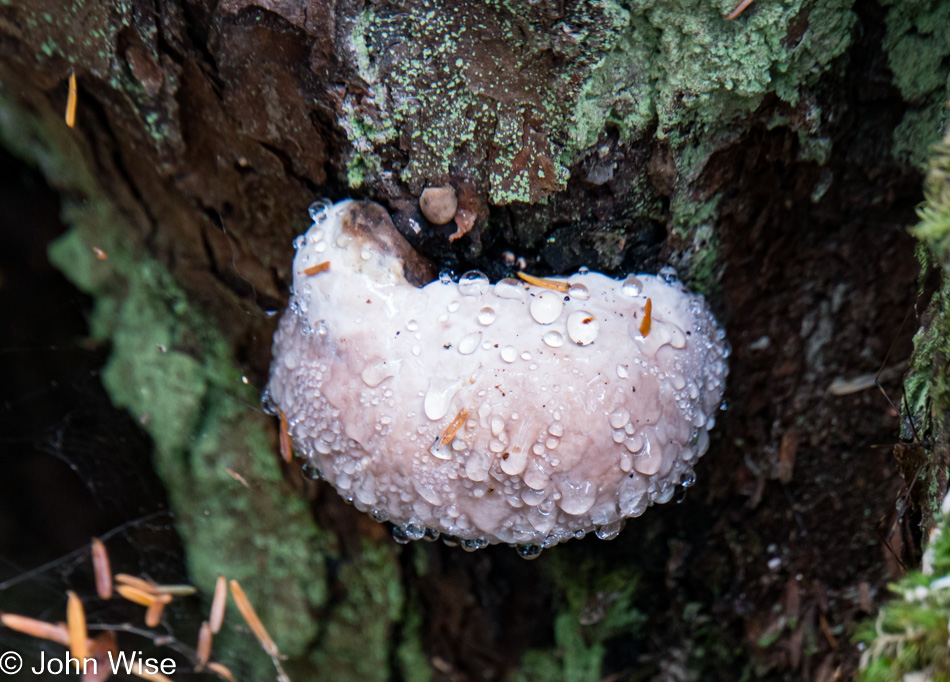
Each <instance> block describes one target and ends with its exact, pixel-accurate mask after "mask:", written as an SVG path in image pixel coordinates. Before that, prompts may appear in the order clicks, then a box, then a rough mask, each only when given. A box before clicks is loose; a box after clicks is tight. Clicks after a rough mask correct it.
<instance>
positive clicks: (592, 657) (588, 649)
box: [508, 550, 645, 682]
mask: <svg viewBox="0 0 950 682" xmlns="http://www.w3.org/2000/svg"><path fill="white" fill-rule="evenodd" d="M567 554H570V552H569V551H565V550H559V551H558V552H557V553H556V556H555V553H551V554H545V555H544V561H545V562H546V563H545V573H546V574H547V576H548V577H549V579H550V580H551V581H552V582H553V584H554V585H555V586H556V594H557V595H558V597H557V599H558V603H557V604H556V605H555V606H556V607H557V608H558V610H559V613H558V615H557V616H556V617H555V620H554V644H555V646H554V648H553V649H550V650H543V649H533V650H530V651H528V652H527V653H525V655H524V658H523V660H522V664H521V669H520V670H519V671H517V672H515V673H513V674H512V675H510V676H509V678H508V679H509V682H548V681H550V682H555V681H560V680H572V682H596V681H597V680H600V679H602V671H601V668H602V666H603V662H604V656H605V654H606V652H607V642H608V641H609V640H611V639H613V638H616V637H625V636H633V635H635V634H637V633H638V632H639V630H640V628H641V627H642V625H643V624H644V622H645V619H644V616H643V614H642V613H640V612H639V611H638V610H637V609H636V608H635V606H634V604H635V601H634V597H635V594H636V589H637V584H638V576H637V573H636V571H635V570H633V569H630V568H628V567H623V568H614V569H605V568H603V567H602V566H600V564H599V563H596V562H595V561H594V560H593V559H591V558H590V557H587V558H585V559H583V560H582V561H581V562H580V563H578V562H576V561H572V559H571V557H568V556H567ZM575 559H576V557H575Z"/></svg>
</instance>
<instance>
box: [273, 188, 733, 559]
mask: <svg viewBox="0 0 950 682" xmlns="http://www.w3.org/2000/svg"><path fill="white" fill-rule="evenodd" d="M311 214H312V216H313V218H314V223H313V226H312V227H311V228H310V230H309V231H308V232H307V233H306V234H305V235H303V236H301V237H299V238H298V239H297V241H296V243H295V246H296V247H297V255H296V257H295V258H294V284H293V292H294V293H293V297H292V298H291V304H290V308H289V310H288V311H287V312H286V313H285V314H284V316H283V317H282V319H281V321H280V327H279V329H278V331H277V334H276V335H275V337H274V362H273V365H272V367H271V376H270V382H269V384H268V388H267V394H266V396H265V400H266V402H267V404H268V405H269V406H271V407H272V408H273V409H276V410H279V411H280V412H281V413H282V414H283V415H284V417H285V418H286V420H287V424H288V428H289V432H290V436H291V438H292V440H293V443H294V445H295V447H296V449H297V454H298V455H300V456H302V457H305V458H308V459H309V462H308V463H307V465H306V466H307V468H309V470H310V471H314V472H319V473H320V474H321V475H322V476H323V477H325V478H326V479H327V480H328V481H329V482H330V483H331V484H332V485H333V486H334V487H335V488H336V489H337V491H338V492H339V493H340V494H341V495H342V496H343V497H345V498H346V499H347V500H348V501H351V502H352V503H353V504H354V505H355V506H356V507H357V508H358V509H360V510H362V511H367V512H370V513H372V514H373V516H374V517H375V518H376V519H377V520H380V521H386V520H388V521H391V522H392V523H393V524H394V525H395V530H394V533H395V535H396V537H397V539H400V540H403V541H408V540H410V539H420V538H422V537H424V536H427V535H428V536H429V537H432V536H434V535H437V534H440V533H441V534H443V537H444V538H445V539H446V540H447V541H450V542H461V543H462V544H463V546H465V547H466V548H468V549H476V548H479V547H483V546H485V545H487V544H490V543H508V544H513V545H518V546H519V548H520V550H521V552H522V553H523V554H525V555H529V556H530V555H532V554H536V553H537V552H539V551H540V549H541V548H542V547H548V546H551V545H554V544H557V543H558V542H561V541H564V540H568V539H570V538H576V537H582V536H583V535H584V534H586V533H588V532H591V531H596V533H597V535H598V536H599V537H603V538H610V537H614V536H615V535H616V534H617V533H618V532H619V530H620V527H621V524H622V522H623V520H624V519H626V518H629V517H634V516H639V515H640V514H642V513H643V512H644V510H645V509H646V508H647V507H648V506H649V505H650V504H652V503H660V502H666V501H668V500H669V499H670V498H671V497H672V496H673V494H674V492H675V490H676V488H677V486H678V485H680V484H689V483H691V482H692V479H693V470H692V467H693V464H694V463H695V461H696V459H697V458H699V457H700V456H701V455H702V454H703V453H704V452H706V449H707V448H708V446H709V430H710V429H711V428H712V427H713V424H714V422H715V415H716V412H717V411H718V410H719V406H720V403H721V402H722V394H723V388H724V381H725V378H726V374H727V364H726V357H727V355H728V347H727V344H726V342H725V335H724V333H723V331H722V329H720V328H719V326H718V325H717V324H716V322H715V320H714V319H713V316H712V314H711V313H710V311H709V308H708V307H707V306H706V304H705V302H704V301H703V298H702V297H701V296H697V295H695V294H691V293H690V292H688V291H687V290H686V289H685V288H684V287H683V286H682V285H681V284H680V283H679V282H678V281H677V280H676V279H675V276H674V275H670V274H668V273H666V274H665V275H661V276H653V275H637V276H635V277H634V276H631V277H628V278H627V279H625V280H623V281H617V280H614V279H610V278H608V277H605V276H603V275H600V274H596V273H592V272H591V273H586V272H585V273H582V274H576V275H573V276H571V277H568V278H556V279H550V280H539V279H537V278H530V277H527V278H526V280H528V281H527V282H522V281H520V280H516V279H505V280H502V281H500V282H498V283H496V284H494V285H492V284H490V283H489V281H488V278H487V277H486V276H485V275H483V274H482V273H480V272H469V273H466V274H464V275H462V277H461V278H460V279H459V281H458V282H457V283H456V282H453V281H451V280H449V279H448V278H440V279H436V281H434V282H433V281H431V280H432V279H433V275H432V273H431V271H430V270H429V267H428V265H427V263H426V262H425V261H424V260H423V259H422V258H421V257H419V256H418V255H417V254H416V253H415V252H414V251H413V250H412V248H411V247H410V246H409V245H408V243H406V242H405V240H404V239H403V238H402V237H401V236H400V235H399V233H398V232H396V230H395V228H394V227H393V226H392V223H391V221H390V220H389V216H388V215H387V214H386V212H385V210H384V209H383V208H382V207H380V206H379V205H377V204H373V203H369V202H354V201H344V202H340V203H338V204H336V205H333V206H330V205H329V204H321V205H315V207H314V208H313V209H312V210H311ZM423 284H424V285H425V286H422V285H423Z"/></svg>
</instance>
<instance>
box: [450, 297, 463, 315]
mask: <svg viewBox="0 0 950 682" xmlns="http://www.w3.org/2000/svg"><path fill="white" fill-rule="evenodd" d="M461 307H462V304H461V303H459V301H457V300H451V301H449V305H448V306H446V308H447V309H448V311H449V312H450V313H454V312H456V311H457V310H458V309H459V308H461Z"/></svg>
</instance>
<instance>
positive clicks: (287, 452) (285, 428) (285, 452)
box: [277, 410, 294, 464]
mask: <svg viewBox="0 0 950 682" xmlns="http://www.w3.org/2000/svg"><path fill="white" fill-rule="evenodd" d="M277 415H278V416H279V417H280V456H281V457H282V458H283V459H284V461H285V462H287V463H288V464H289V463H290V460H292V459H293V458H294V448H293V446H292V445H291V444H290V425H289V424H288V423H287V417H285V416H284V413H283V412H281V411H280V410H277Z"/></svg>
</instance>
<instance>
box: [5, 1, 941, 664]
mask: <svg viewBox="0 0 950 682" xmlns="http://www.w3.org/2000/svg"><path fill="white" fill-rule="evenodd" d="M732 10H733V6H732V4H731V2H728V1H727V0H670V1H669V2H660V1H653V0H633V1H632V2H627V3H614V2H589V3H577V4H574V3H563V2H553V1H548V0H541V1H540V2H522V1H517V0H516V1H512V2H490V3H484V4H483V3H473V2H451V1H448V2H444V3H432V2H414V1H410V2H405V3H390V2H387V1H381V2H374V3H354V2H349V1H346V2H333V1H327V2H304V1H303V0H301V1H300V2H297V1H296V0H283V1H280V2H271V1H266V0H265V1H261V2H256V3H255V2H249V1H245V0H225V1H224V2H220V3H189V2H181V1H180V0H173V1H171V2H148V1H139V0H135V1H134V2H131V3H121V2H111V3H110V2H108V1H107V0H75V1H74V2H71V3H68V4H66V5H63V4H62V3H60V2H52V1H48V0H31V1H30V2H27V3H22V2H20V3H17V2H14V3H12V4H11V3H5V4H4V5H2V6H0V41H2V42H0V136H2V140H3V143H4V145H5V146H6V147H7V148H8V149H9V150H10V151H11V152H13V153H14V154H15V155H17V156H18V157H20V158H22V159H23V160H24V161H25V162H27V163H29V164H31V165H35V166H37V167H38V168H39V169H40V170H41V172H42V174H43V175H44V176H45V178H46V180H47V182H48V183H49V184H50V185H51V186H52V187H53V188H54V189H55V191H56V192H57V193H58V194H59V197H60V200H61V201H62V217H63V220H64V222H65V223H66V224H67V225H68V226H70V230H69V232H68V233H67V234H66V235H65V236H64V237H62V238H60V239H59V240H57V241H56V242H55V243H53V244H52V246H51V248H50V258H51V260H52V262H53V263H54V264H55V265H56V267H58V268H60V269H61V270H62V271H63V272H64V273H65V274H66V275H67V277H68V278H69V279H70V280H71V281H72V282H73V283H74V284H75V286H76V287H78V288H79V289H80V290H82V291H83V292H86V293H88V294H89V295H91V297H92V300H93V309H92V311H91V314H90V318H89V319H90V331H89V334H90V336H91V337H92V338H93V339H96V340H99V341H108V342H109V344H110V346H109V348H110V355H109V357H108V360H107V362H106V364H105V367H104V369H103V371H102V382H103V384H104V386H105V388H106V390H107V392H108V394H109V396H110V397H111V400H112V401H113V403H114V404H115V405H116V406H118V407H120V408H122V409H124V410H127V411H128V412H129V413H130V414H131V415H132V416H133V417H134V418H135V419H136V420H137V421H138V422H139V424H140V426H141V428H143V429H144V430H145V431H146V432H147V433H148V434H149V436H150V437H151V444H152V460H153V463H154V467H155V469H156V471H157V472H158V474H159V476H160V477H161V479H162V481H163V482H164V485H165V487H166V489H167V493H168V498H169V502H170V504H171V508H172V510H173V512H174V518H175V524H176V527H177V530H178V532H179V533H180V535H181V538H182V541H183V543H184V548H185V555H186V559H187V566H188V571H189V576H190V580H192V581H193V582H194V583H195V584H196V585H197V586H198V587H199V588H200V589H201V591H202V593H203V594H204V595H206V596H209V595H210V594H211V592H212V591H213V588H214V583H215V578H216V576H217V575H219V574H222V575H226V576H227V577H228V578H233V579H237V580H239V581H240V582H241V584H242V585H243V586H244V588H245V589H246V591H247V593H248V595H249V597H250V599H251V602H252V603H253V604H254V605H255V606H256V607H257V609H258V611H259V613H260V614H261V617H262V619H263V621H264V623H265V625H266V627H267V628H268V629H269V631H270V633H271V634H272V635H273V637H274V639H275V640H276V642H277V644H278V646H279V647H280V650H281V653H282V654H284V655H286V656H287V660H285V661H284V662H283V666H284V668H286V670H287V672H288V674H289V676H290V677H291V678H293V679H297V680H303V679H324V678H325V679H334V680H349V679H353V680H375V679H379V680H388V679H393V680H398V679H406V680H416V679H451V680H469V679H501V678H507V679H524V680H560V679H564V680H598V679H632V680H641V679H662V680H694V679H695V680H698V679H740V678H741V677H744V678H745V679H760V678H761V679H766V678H768V679H790V680H791V679H808V680H830V679H832V676H833V674H834V673H835V672H836V671H842V672H844V673H848V672H851V671H853V670H854V669H855V667H856V665H857V660H858V654H857V650H856V649H855V648H854V646H853V645H852V643H851V637H852V635H853V633H854V629H855V626H856V623H857V622H858V621H859V620H860V619H862V618H863V617H865V616H866V615H867V614H868V613H870V612H872V611H874V610H875V609H876V608H877V605H878V604H879V603H880V602H881V601H882V600H883V599H885V598H886V596H887V594H886V590H885V586H886V584H887V582H888V581H892V580H894V579H895V578H897V577H899V576H900V575H901V574H902V571H903V567H904V565H907V564H913V563H914V562H916V561H917V560H918V559H919V554H918V551H919V542H920V531H919V530H918V528H917V524H918V523H919V522H920V523H923V524H924V528H925V530H926V529H928V528H929V526H928V524H931V523H932V515H931V512H932V505H933V501H934V500H939V499H940V498H941V497H942V492H943V491H944V490H945V488H946V482H945V475H944V470H945V465H946V463H947V461H946V455H947V453H946V439H945V438H943V439H942V440H939V439H938V443H930V442H929V441H928V440H927V438H928V436H926V435H922V436H921V438H919V439H918V441H919V442H912V443H910V444H905V445H904V446H902V448H898V451H897V452H898V454H899V455H900V454H902V453H903V455H906V456H902V457H900V458H895V457H894V452H893V449H894V446H895V445H897V444H898V431H899V428H900V425H901V421H900V417H899V415H898V411H899V410H898V408H900V407H901V400H902V398H901V396H902V388H901V377H902V375H903V373H904V371H905V368H906V367H907V361H908V358H909V357H910V354H911V343H910V341H911V336H912V335H913V333H914V331H915V330H916V328H917V327H918V326H919V324H920V322H919V320H917V319H916V317H915V315H916V312H915V311H918V312H919V311H922V310H923V307H924V305H925V303H926V300H925V298H926V296H925V294H926V295H929V293H930V292H931V291H932V290H933V288H934V284H933V283H932V282H931V283H929V284H928V283H926V282H925V283H922V284H921V285H920V286H918V282H917V276H918V265H917V260H916V259H915V257H914V242H913V239H912V238H911V237H909V236H908V235H907V234H906V228H907V227H908V226H910V225H912V224H913V223H914V220H915V217H914V207H915V205H916V204H917V203H918V202H919V201H920V199H921V196H922V194H921V189H920V187H921V178H922V175H921V171H922V169H923V168H924V166H925V164H926V161H927V159H928V157H929V148H930V145H931V144H933V143H934V142H936V141H937V139H938V138H939V136H940V133H941V131H942V130H943V126H944V124H945V122H946V110H945V109H944V103H945V102H946V100H947V98H948V94H950V93H948V83H950V80H948V75H950V66H948V64H950V39H948V38H947V36H950V11H948V9H947V3H942V2H940V0H917V1H914V2H908V1H906V0H905V1H904V2H897V0H880V1H878V2H872V3H854V2H852V1H850V0H786V2H784V3H781V2H777V1H776V0H756V2H754V3H753V4H752V5H751V6H749V7H748V8H746V9H745V11H744V12H743V13H741V15H739V16H738V17H737V18H735V19H727V18H726V16H725V15H727V14H728V13H729V12H730V11H732ZM70 74H74V75H75V77H76V81H77V83H78V106H77V117H76V123H75V127H73V128H69V127H67V125H66V124H65V122H64V121H63V112H64V111H65V110H66V108H67V99H68V86H67V82H68V79H69V77H70ZM446 184H448V185H451V186H452V187H453V188H454V189H455V191H456V193H457V195H458V198H459V212H458V213H456V219H455V220H454V221H452V222H450V223H449V224H448V225H444V226H437V225H434V224H432V223H430V222H429V221H428V220H427V219H426V217H425V215H424V214H423V213H422V211H421V210H420V208H419V202H418V198H419V195H420V194H421V192H422V190H423V189H424V188H426V187H438V186H443V185H446ZM346 196H360V197H368V198H372V199H374V200H376V201H379V202H381V203H383V204H384V205H385V206H386V207H387V208H388V209H389V210H390V212H391V214H392V216H393V220H394V223H395V225H396V227H397V229H399V230H400V231H401V232H402V233H403V234H404V235H405V236H406V238H407V239H408V240H409V241H410V243H412V245H413V246H414V247H416V248H417V249H418V250H419V251H420V252H421V253H423V255H425V256H427V257H428V258H430V259H431V260H432V261H433V262H434V263H436V264H437V265H438V266H439V267H441V268H443V269H448V270H452V271H454V272H455V273H461V272H463V271H465V270H467V269H470V268H478V269H480V270H483V271H484V272H486V273H488V274H489V275H490V276H491V277H492V278H493V279H496V278H499V277H503V276H509V275H510V274H511V267H512V266H511V264H510V260H511V257H510V254H506V253H505V252H511V254H513V255H514V256H515V258H523V259H524V266H525V268H526V269H527V270H528V271H529V272H533V273H535V274H539V275H545V274H552V273H571V272H574V271H576V269H577V268H578V267H581V266H585V267H589V268H590V269H592V270H600V271H603V272H606V273H609V274H612V275H622V274H623V273H625V272H630V271H638V270H650V271H655V270H656V269H657V268H658V267H660V265H662V264H665V263H672V264H674V265H675V266H676V267H677V268H678V269H679V271H680V274H681V276H682V277H683V278H684V279H685V280H686V281H687V282H688V283H689V284H690V286H692V287H693V288H694V289H696V290H698V291H700V292H702V293H704V294H705V295H706V296H707V298H708V299H709V300H710V301H711V302H712V304H713V307H714V309H715V310H716V311H717V314H718V316H719V318H720V319H721V320H722V321H723V322H724V323H725V326H726V327H727V329H728V336H729V339H730V341H731V344H732V348H733V358H732V364H731V372H730V379H729V384H730V385H729V388H728V392H727V404H728V409H727V410H726V411H725V412H724V413H723V414H722V417H721V419H720V420H719V422H720V423H719V426H718V427H717V429H716V431H715V432H714V441H713V445H712V447H711V449H710V452H709V453H708V455H707V456H706V457H705V458H704V459H703V460H701V462H700V464H699V466H698V468H697V478H698V482H697V485H696V487H695V488H694V489H691V490H690V492H689V494H688V495H685V499H683V500H681V501H680V502H681V504H670V505H667V506H664V507H658V508H656V509H652V510H650V511H648V512H647V513H646V514H645V515H644V516H643V517H641V518H638V519H635V520H632V521H631V522H630V523H628V524H627V528H626V530H625V531H624V532H623V533H622V534H621V535H620V537H619V538H618V539H617V540H615V541H614V542H611V543H604V542H600V541H598V540H596V539H592V538H591V539H585V540H583V541H577V542H571V543H569V544H567V545H565V546H561V547H557V548H555V549H551V550H547V551H545V552H544V553H543V555H542V556H541V558H540V559H539V560H538V561H534V562H525V561H523V560H521V559H520V558H519V557H518V556H517V555H516V554H515V552H514V551H512V550H510V549H508V548H505V547H491V548H489V549H487V550H482V551H479V552H476V553H474V554H468V553H464V552H462V551H461V550H460V549H457V548H449V547H444V546H442V545H441V544H438V543H437V544H424V543H423V544H414V545H410V546H405V547H402V546H399V545H396V544H395V543H393V541H392V540H391V539H390V538H389V530H388V529H387V527H385V526H382V525H379V524H376V523H375V522H374V521H372V520H371V519H370V518H368V517H366V516H364V515H362V514H360V513H358V512H357V511H356V510H355V509H353V508H351V507H348V506H346V505H345V504H344V503H343V502H342V501H341V500H339V499H338V498H337V496H336V495H335V493H334V492H333V491H332V489H330V488H329V487H328V486H326V485H325V484H321V483H316V482H313V481H309V480H305V478H304V477H302V476H301V475H300V466H299V464H297V463H291V464H289V465H285V464H283V463H282V462H281V461H280V458H279V455H278V429H277V423H276V421H275V420H272V419H270V418H268V417H267V416H266V415H264V414H263V413H262V412H261V411H260V410H259V409H258V398H259V394H260V391H261V389H262V387H263V385H264V384H265V382H266V378H267V371H268V364H269V359H270V344H271V337H272V335H273V332H274V329H275V326H276V317H275V313H277V312H278V311H280V310H281V309H282V308H283V307H284V306H285V304H286V301H287V297H288V286H289V284H290V281H291V271H290V264H291V257H292V256H291V243H292V241H293V238H294V237H295V236H296V235H298V234H300V233H302V232H303V231H304V230H305V229H306V227H307V226H308V224H309V220H308V214H307V207H308V205H309V204H310V203H311V202H313V201H315V200H317V199H320V198H326V197H329V198H331V199H339V198H343V197H346ZM506 256H507V258H506ZM940 300H941V301H945V299H940ZM935 301H936V299H935ZM941 305H945V303H941ZM937 312H938V313H940V312H941V311H940V310H938V311H937ZM902 320H906V321H905V322H904V323H902ZM941 367H942V366H941ZM879 370H883V371H880V372H879ZM917 370H918V374H917V376H918V377H919V376H920V368H919V367H917ZM876 377H879V378H880V380H881V382H882V384H883V389H884V390H883V393H882V392H879V391H877V390H876V389H875V388H874V381H875V378H876ZM927 381H929V379H928V380H927ZM934 409H935V410H937V413H938V414H942V412H941V410H942V409H943V405H939V404H938V405H937V406H936V407H935V408H934ZM944 423H945V422H944ZM905 436H907V437H908V438H910V437H911V434H909V433H905ZM908 453H909V454H908ZM902 475H903V478H902ZM242 483H246V485H243V484H242ZM109 494H111V495H121V494H122V493H121V492H119V491H118V490H113V491H111V492H110V493H109ZM908 500H913V501H914V502H916V504H917V505H918V506H917V507H915V509H916V510H917V511H915V512H911V511H910V509H911V505H909V504H907V501H908ZM117 570H118V569H117ZM11 589H12V588H11ZM2 598H3V592H2V591H0V599H2ZM0 604H2V602H0ZM202 608H203V607H202ZM195 611H196V612H199V611H201V609H196V610H195ZM32 615H37V614H32ZM203 617H204V616H202V615H200V613H199V614H198V615H194V614H191V615H190V616H188V617H187V618H190V619H191V620H190V621H189V620H187V618H186V624H184V625H180V626H179V627H178V631H177V632H176V638H177V641H179V642H180V643H182V646H185V645H187V647H185V655H186V657H187V655H188V653H190V652H191V649H189V648H188V647H192V646H193V643H192V642H191V640H188V641H187V642H186V641H185V637H184V636H182V635H181V632H183V631H184V632H190V631H191V630H196V626H197V623H198V622H200V620H201V618H203ZM228 619H229V621H228V622H229V623H230V625H229V627H228V628H226V629H225V630H224V631H223V634H222V635H221V636H220V637H219V639H218V641H217V642H216V644H215V648H214V656H215V658H216V660H219V661H221V662H223V663H225V664H226V665H228V666H229V667H230V668H231V669H232V670H233V671H234V672H235V674H236V675H237V677H238V678H239V679H262V678H265V677H271V676H273V675H274V673H273V672H272V668H271V665H272V663H271V661H270V660H268V658H267V657H266V656H264V655H263V654H262V653H258V652H257V651H256V650H255V649H254V648H253V646H251V640H250V638H249V637H250V636H249V635H248V634H247V633H246V632H245V631H242V630H241V629H240V628H239V627H235V626H239V625H240V623H241V621H240V620H239V618H238V616H237V614H236V613H235V612H232V613H230V614H229V615H228ZM193 665H194V663H193V660H192V661H188V660H185V659H182V660H181V663H180V666H181V667H180V668H179V669H180V670H184V669H190V667H192V666H193Z"/></svg>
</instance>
